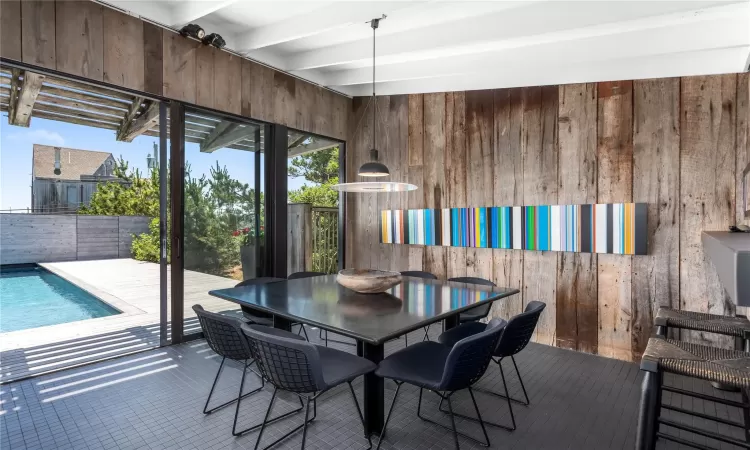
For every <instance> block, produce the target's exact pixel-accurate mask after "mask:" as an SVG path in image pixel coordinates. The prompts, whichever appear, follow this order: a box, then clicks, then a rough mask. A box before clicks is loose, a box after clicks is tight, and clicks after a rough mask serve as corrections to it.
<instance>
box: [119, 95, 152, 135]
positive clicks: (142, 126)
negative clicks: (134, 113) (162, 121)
mask: <svg viewBox="0 0 750 450" xmlns="http://www.w3.org/2000/svg"><path fill="white" fill-rule="evenodd" d="M158 123H159V102H151V104H150V105H149V106H148V108H147V109H146V111H144V112H143V114H141V115H140V116H138V118H136V119H135V120H134V121H133V122H132V123H131V124H130V127H129V128H128V132H127V133H126V134H125V136H124V139H123V140H124V141H125V142H133V139H135V138H137V137H138V136H140V135H142V134H143V133H145V132H146V131H148V130H149V129H150V128H153V127H154V126H156V125H157V124H158Z"/></svg>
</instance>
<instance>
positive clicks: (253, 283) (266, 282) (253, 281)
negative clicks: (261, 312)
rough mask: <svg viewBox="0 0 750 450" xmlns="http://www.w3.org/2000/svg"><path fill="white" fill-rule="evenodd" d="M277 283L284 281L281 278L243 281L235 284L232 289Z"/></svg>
mask: <svg viewBox="0 0 750 450" xmlns="http://www.w3.org/2000/svg"><path fill="white" fill-rule="evenodd" d="M279 281H284V279H283V278H273V277H260V278H250V279H247V280H245V281H240V282H239V283H237V284H236V285H235V286H234V287H242V286H253V285H256V284H268V283H276V282H279Z"/></svg>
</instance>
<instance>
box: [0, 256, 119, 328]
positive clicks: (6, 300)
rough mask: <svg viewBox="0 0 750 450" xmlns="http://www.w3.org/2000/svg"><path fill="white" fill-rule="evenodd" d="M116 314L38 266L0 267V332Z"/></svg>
mask: <svg viewBox="0 0 750 450" xmlns="http://www.w3.org/2000/svg"><path fill="white" fill-rule="evenodd" d="M114 314H120V311H118V310H117V309H115V308H113V307H112V306H109V305H108V304H106V303H104V302H103V301H101V300H99V299H98V298H96V297H94V296H93V295H91V294H90V293H88V292H86V291H84V290H83V289H81V288H80V287H78V286H76V285H75V284H73V283H70V282H69V281H67V280H65V279H64V278H61V277H59V276H57V275H55V274H54V273H52V272H50V271H48V270H45V269H44V268H42V267H39V266H23V267H0V332H8V331H18V330H25V329H27V328H36V327H43V326H46V325H56V324H59V323H66V322H73V321H76V320H85V319H94V318H97V317H106V316H111V315H114Z"/></svg>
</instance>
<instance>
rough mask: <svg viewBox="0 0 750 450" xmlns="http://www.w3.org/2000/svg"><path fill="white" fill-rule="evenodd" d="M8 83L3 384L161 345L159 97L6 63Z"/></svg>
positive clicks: (1, 163)
mask: <svg viewBox="0 0 750 450" xmlns="http://www.w3.org/2000/svg"><path fill="white" fill-rule="evenodd" d="M29 85H33V86H35V87H34V88H33V89H34V90H35V91H36V92H38V95H36V96H32V97H33V101H34V103H33V105H32V104H23V102H21V101H19V98H20V94H21V92H22V91H23V89H25V88H26V87H27V86H29ZM0 90H3V91H5V95H2V96H0V111H2V120H1V121H0V228H2V229H4V230H5V229H13V230H16V231H15V232H14V233H3V234H2V236H0V249H2V250H0V310H2V312H3V314H2V315H1V316H0V361H2V362H0V373H2V374H3V376H2V377H0V381H9V379H8V378H7V376H8V374H11V376H12V377H22V376H26V375H35V374H38V373H39V372H40V371H48V370H57V369H62V368H65V367H66V366H68V365H71V364H80V363H87V362H91V361H95V360H97V359H100V358H109V357H113V356H118V355H120V354H126V353H131V352H133V351H138V350H145V349H149V348H151V347H154V346H158V345H159V344H160V343H161V341H160V339H161V338H163V337H165V334H166V333H163V334H162V330H163V329H166V328H161V327H160V325H161V317H162V316H161V308H162V307H163V306H164V305H166V303H162V301H163V300H165V299H166V294H165V293H166V291H165V290H162V289H165V288H166V283H163V281H162V280H163V279H162V273H165V272H162V271H163V270H165V269H166V266H163V267H162V266H160V256H161V255H162V253H163V252H162V248H161V246H162V245H163V244H162V242H161V241H160V230H159V210H160V207H161V206H162V205H161V199H160V189H162V186H163V185H164V183H162V182H163V181H165V180H166V177H167V174H166V172H164V173H161V174H160V173H159V171H158V170H156V169H158V168H159V161H158V159H157V158H155V156H157V155H156V152H155V150H156V149H158V145H159V123H160V120H162V117H160V115H159V107H160V104H159V102H158V101H154V100H150V99H144V98H143V97H141V96H136V95H133V94H128V93H123V92H119V91H114V90H110V89H108V88H104V87H101V86H97V85H92V84H87V83H83V82H78V81H73V80H67V79H61V78H57V77H55V76H54V75H53V74H44V75H42V74H40V73H36V72H33V71H29V70H25V69H20V68H13V67H8V66H5V65H3V66H0ZM163 119H164V121H166V119H167V118H166V117H164V118H163ZM162 159H163V158H162ZM8 225H13V226H12V227H11V226H8ZM6 264H8V265H10V264H14V265H15V264H19V265H20V264H22V265H23V266H22V267H15V269H17V270H8V269H9V267H8V266H6ZM165 264H166V263H165ZM29 311H33V312H34V313H33V314H29ZM105 316H106V320H91V319H95V318H104V317H105ZM164 317H165V318H166V316H164ZM51 326H54V328H50V327H51ZM31 337H33V338H34V339H33V340H30V338H31ZM63 342H64V343H65V345H61V343H63ZM50 348H55V349H56V350H55V352H56V353H57V355H56V356H55V358H54V359H55V360H54V361H50V362H49V364H38V365H26V366H24V367H23V368H21V369H20V370H19V367H20V366H18V365H16V366H6V364H7V361H23V360H26V359H28V358H27V357H25V356H24V354H25V353H28V354H29V355H31V354H34V353H35V352H36V353H39V352H40V351H41V352H46V351H48V350H49V349H50ZM6 369H7V370H6Z"/></svg>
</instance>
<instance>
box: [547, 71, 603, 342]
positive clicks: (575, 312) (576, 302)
mask: <svg viewBox="0 0 750 450" xmlns="http://www.w3.org/2000/svg"><path fill="white" fill-rule="evenodd" d="M559 95H560V110H559V114H560V116H559V118H558V123H559V130H558V132H559V145H560V160H559V161H560V162H559V164H560V165H559V172H558V173H559V176H558V184H559V191H558V202H559V203H560V204H563V205H571V204H573V205H575V204H585V203H596V181H597V176H596V130H597V125H596V114H597V113H596V111H597V92H596V84H592V83H588V84H570V85H564V86H560V93H559ZM558 257H559V262H558V273H557V345H558V346H560V347H563V348H570V349H576V350H581V351H585V352H588V353H596V349H597V345H598V340H599V338H598V328H599V324H598V322H599V313H598V306H599V305H598V299H597V255H595V254H590V253H570V252H561V253H559V256H558Z"/></svg>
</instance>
